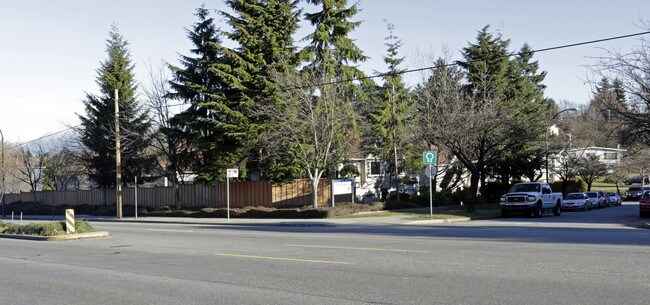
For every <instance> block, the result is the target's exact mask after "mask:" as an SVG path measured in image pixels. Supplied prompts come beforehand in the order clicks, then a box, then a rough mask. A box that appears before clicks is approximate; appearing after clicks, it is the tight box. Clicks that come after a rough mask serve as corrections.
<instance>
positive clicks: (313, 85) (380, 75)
mask: <svg viewBox="0 0 650 305" xmlns="http://www.w3.org/2000/svg"><path fill="white" fill-rule="evenodd" d="M647 34H650V31H646V32H639V33H634V34H628V35H621V36H613V37H608V38H602V39H596V40H589V41H584V42H578V43H572V44H565V45H560V46H555V47H549V48H543V49H538V50H532V51H530V53H531V54H535V53H542V52H547V51H554V50H559V49H566V48H571V47H577V46H583V45H588V44H595V43H599V42H604V41H611V40H617V39H623V38H630V37H635V36H642V35H647ZM516 55H521V53H519V52H516V53H510V54H508V57H512V56H516ZM456 65H458V62H453V63H448V64H445V65H435V66H429V67H424V68H416V69H408V70H401V71H397V72H386V73H379V74H375V75H370V76H364V77H356V78H349V79H341V80H337V81H331V82H322V83H318V84H312V85H306V86H300V87H291V88H286V89H285V90H298V89H306V88H311V87H317V86H325V85H337V84H342V83H349V82H354V81H362V80H368V79H374V78H378V77H384V76H388V75H400V74H407V73H413V72H421V71H426V70H432V69H436V68H445V67H451V66H456Z"/></svg>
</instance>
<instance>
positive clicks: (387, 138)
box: [372, 22, 413, 201]
mask: <svg viewBox="0 0 650 305" xmlns="http://www.w3.org/2000/svg"><path fill="white" fill-rule="evenodd" d="M387 29H388V31H389V36H388V37H386V41H387V42H386V43H385V45H386V47H387V50H386V51H387V54H386V56H384V62H385V63H386V65H388V73H386V74H385V76H384V84H383V86H382V88H381V89H380V92H381V95H380V98H381V100H380V101H378V102H379V103H378V104H379V105H380V106H379V109H378V111H377V113H376V114H373V115H372V120H373V123H374V126H375V128H376V129H377V133H376V134H375V136H377V137H378V139H377V142H378V145H377V147H375V149H374V151H375V152H376V155H377V156H379V157H380V158H382V159H383V160H384V161H387V163H389V164H392V170H391V172H392V173H394V182H395V185H396V189H397V200H398V201H399V200H400V197H399V191H400V183H399V172H400V166H399V159H403V158H404V157H405V156H407V155H408V154H409V151H408V149H409V148H411V145H408V144H409V141H408V139H409V135H408V134H407V130H406V124H407V123H408V122H409V119H410V115H411V109H412V108H413V104H412V102H411V99H410V96H409V91H408V89H407V88H406V86H405V84H404V82H403V81H402V71H403V70H401V69H400V65H401V64H402V62H403V61H404V57H399V49H400V47H401V46H402V42H401V40H399V39H398V38H397V37H396V36H395V35H394V29H395V27H394V25H393V24H391V23H390V22H387ZM398 151H399V153H398ZM403 169H404V168H402V170H403ZM392 184H393V183H391V185H392Z"/></svg>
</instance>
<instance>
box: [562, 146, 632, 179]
mask: <svg viewBox="0 0 650 305" xmlns="http://www.w3.org/2000/svg"><path fill="white" fill-rule="evenodd" d="M626 152H627V150H626V149H622V148H609V147H595V146H590V147H584V148H568V149H564V150H562V151H560V152H559V153H557V154H555V155H552V156H549V169H550V171H549V180H550V181H549V182H554V181H558V180H560V177H559V176H558V175H557V174H555V173H554V171H555V169H559V168H560V167H561V164H560V161H561V160H562V158H563V156H564V155H569V156H572V157H576V158H581V157H588V156H598V159H599V160H600V162H602V163H603V164H605V165H607V167H608V168H609V169H608V171H609V172H611V171H612V170H613V167H614V166H615V165H617V164H618V163H619V162H621V158H622V157H623V155H624V154H625V153H626Z"/></svg>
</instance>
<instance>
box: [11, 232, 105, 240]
mask: <svg viewBox="0 0 650 305" xmlns="http://www.w3.org/2000/svg"><path fill="white" fill-rule="evenodd" d="M110 236H111V234H110V233H108V232H106V231H97V232H90V233H78V234H67V235H56V236H38V235H19V234H0V238H11V239H24V240H35V241H64V240H81V239H99V238H107V237H110Z"/></svg>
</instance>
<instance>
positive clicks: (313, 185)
mask: <svg viewBox="0 0 650 305" xmlns="http://www.w3.org/2000/svg"><path fill="white" fill-rule="evenodd" d="M319 181H320V172H319V171H318V169H316V170H314V175H313V176H312V177H311V198H312V202H313V203H314V208H317V207H318V182H319ZM332 196H333V195H332Z"/></svg>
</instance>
